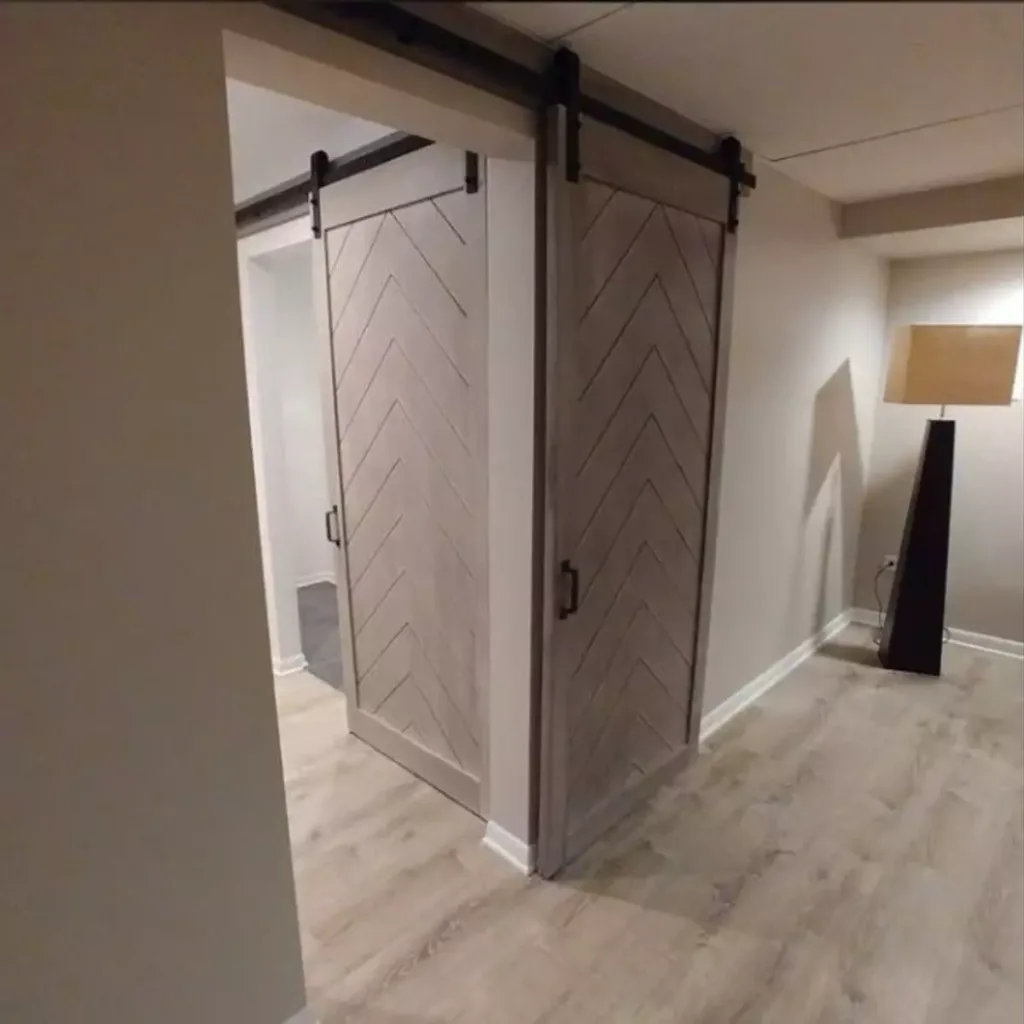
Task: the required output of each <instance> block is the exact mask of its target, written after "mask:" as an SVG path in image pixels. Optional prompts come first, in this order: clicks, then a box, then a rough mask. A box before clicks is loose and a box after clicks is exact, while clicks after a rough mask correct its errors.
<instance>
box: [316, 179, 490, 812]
mask: <svg viewBox="0 0 1024 1024" xmlns="http://www.w3.org/2000/svg"><path fill="white" fill-rule="evenodd" d="M371 174H372V172H371ZM367 177H370V175H367ZM342 184H345V185H348V186H350V187H352V188H358V187H360V186H361V184H362V183H361V182H360V180H359V179H358V178H356V179H353V180H351V181H349V182H343V183H342ZM410 185H411V187H412V188H415V179H413V180H412V181H411V183H410ZM484 242H485V220H484V201H483V191H482V190H481V191H479V192H477V193H475V194H468V193H467V192H465V191H464V190H462V189H460V190H458V191H452V192H448V193H444V194H440V195H434V196H429V197H426V198H419V197H416V201H412V202H409V203H407V204H405V205H401V206H398V207H395V208H393V209H388V210H385V211H382V212H380V213H377V214H375V215H373V216H369V217H365V218H363V219H361V220H357V221H355V222H353V223H350V224H342V225H338V226H335V227H333V228H330V229H329V230H328V231H327V232H326V243H325V244H326V261H327V268H328V282H329V309H330V319H331V327H332V330H331V342H332V357H333V370H334V388H335V405H336V415H337V437H338V448H339V462H340V473H341V485H342V503H343V516H342V518H343V539H344V545H345V555H346V559H345V561H346V563H347V573H348V585H349V590H348V596H349V602H348V603H349V617H350V619H351V633H350V645H351V646H350V649H351V664H352V666H353V667H354V675H355V678H354V679H353V680H350V681H349V683H350V685H349V689H348V693H349V698H350V720H351V723H352V728H353V731H354V732H355V733H356V734H357V735H360V736H362V737H363V738H364V739H366V740H368V741H369V742H370V743H372V744H373V745H375V746H378V747H379V748H380V749H382V750H383V751H384V752H385V753H387V754H388V755H389V756H391V757H393V758H395V759H396V760H398V761H400V762H401V763H403V764H405V765H406V767H408V768H410V769H411V770H412V771H414V772H416V773H417V774H419V775H421V776H423V777H424V778H426V779H427V781H429V782H431V783H433V784H434V785H436V786H437V787H438V788H440V789H442V790H444V791H446V792H448V793H449V794H450V795H452V796H454V797H455V798H456V799H459V800H460V801H462V802H463V803H466V804H468V805H469V806H471V807H472V808H473V809H476V805H477V803H478V800H479V779H480V772H481V764H482V755H481V732H482V729H481V721H480V717H481V716H480V707H479V703H478V690H479V682H480V681H479V678H478V667H477V660H478V643H479V642H480V641H481V637H482V635H483V630H482V623H483V621H484V620H483V618H482V614H481V607H482V603H483V602H484V601H485V599H486V591H485V589H484V586H483V584H484V580H483V575H482V564H481V562H482V551H483V546H482V543H481V528H482V524H483V523H485V518H484V517H485V516H486V504H485V495H486V489H485V484H486V481H485V476H484V473H485V471H484V470H483V468H482V467H483V466H484V465H485V463H484V461H483V460H484V457H485V455H486V450H485V441H486V438H485V437H484V428H483V424H484V423H485V420H484V418H483V414H482V403H483V401H484V399H485V395H486V390H485V389H486V377H485V347H484V345H485V338H484V335H483V329H484V321H483V317H482V315H481V314H482V312H483V303H484V302H485V278H484V267H485V263H486V252H485V248H484Z"/></svg>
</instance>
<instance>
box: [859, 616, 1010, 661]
mask: <svg viewBox="0 0 1024 1024" xmlns="http://www.w3.org/2000/svg"><path fill="white" fill-rule="evenodd" d="M850 621H851V622H856V623H857V624H858V625H861V626H871V627H872V628H873V629H877V628H878V612H873V611H871V610H870V609H869V608H851V609H850ZM949 642H950V643H951V644H956V645H957V646H958V647H970V648H972V649H973V650H976V651H986V652H988V653H989V654H1002V655H1004V656H1005V657H1007V658H1018V659H1019V660H1021V661H1024V643H1022V642H1021V641H1020V640H1008V639H1006V638H1005V637H1001V636H988V635H986V634H985V633H972V632H970V631H969V630H966V629H954V628H953V627H952V626H951V627H950V628H949Z"/></svg>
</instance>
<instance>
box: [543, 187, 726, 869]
mask: <svg viewBox="0 0 1024 1024" xmlns="http://www.w3.org/2000/svg"><path fill="white" fill-rule="evenodd" d="M573 193H574V194H573V204H574V205H573V210H572V222H573V234H574V237H573V240H572V246H573V248H574V256H573V262H572V271H571V273H572V280H573V293H574V294H573V300H574V302H575V308H574V311H573V314H572V316H571V317H570V319H571V321H572V323H573V325H574V327H575V330H574V331H570V332H569V334H570V337H569V338H567V339H566V340H565V341H563V342H562V345H563V349H564V351H560V354H559V359H560V364H561V365H560V388H561V391H560V394H561V405H560V409H559V414H560V420H559V439H558V475H559V558H560V559H562V558H568V559H570V560H571V562H572V563H573V565H574V566H575V567H576V569H577V571H578V573H579V595H580V600H579V609H578V612H577V613H576V614H575V615H572V616H571V617H569V618H567V619H566V620H565V621H564V622H563V623H560V625H559V628H558V634H557V641H556V642H557V647H558V651H557V656H556V657H557V662H556V664H557V669H556V672H557V679H558V681H557V685H558V686H560V687H562V688H563V693H562V698H563V704H562V707H563V712H562V714H563V718H564V729H565V733H566V736H565V743H566V747H567V749H566V750H565V752H564V756H563V764H564V783H563V785H564V790H565V805H566V806H565V829H566V833H567V835H568V837H569V838H568V842H567V846H568V847H569V855H570V856H571V855H572V847H573V842H572V836H573V835H574V834H576V833H580V832H581V830H582V831H585V830H586V829H587V827H588V825H589V824H590V823H591V822H592V820H593V819H594V817H595V816H599V815H600V813H601V812H602V811H603V810H604V809H606V808H607V807H608V806H610V805H611V804H612V802H614V801H616V800H619V801H620V802H621V800H622V798H623V795H624V794H628V792H629V791H630V790H631V788H632V787H633V786H634V785H635V784H636V783H638V782H640V781H641V780H643V779H644V778H646V777H648V776H650V775H651V773H653V772H656V771H657V770H658V769H659V768H660V767H661V766H663V765H666V764H667V763H668V762H670V761H672V760H673V759H674V758H676V757H677V756H678V755H679V754H680V753H681V752H683V751H685V749H686V746H687V727H688V718H689V713H690V701H691V696H692V689H693V664H694V654H695V646H696V633H697V610H698V595H699V588H700V566H701V552H702V548H703V544H704V509H705V503H706V498H707V489H708V466H709V457H708V452H709V445H710V442H711V408H712V403H711V395H712V389H713V379H714V367H715V359H716V343H717V342H716V338H717V322H716V318H717V307H718V283H719V273H720V249H721V231H722V228H721V227H720V226H719V225H717V224H715V223H712V222H710V221H705V220H702V219H700V218H698V217H696V216H693V215H692V214H690V213H687V212H684V211H682V210H678V209H674V208H672V207H670V206H666V205H663V204H660V203H657V202H652V201H651V200H648V199H644V198H642V197H640V196H638V195H633V194H631V193H630V192H628V191H624V190H621V189H616V188H612V187H610V186H608V185H605V184H602V183H599V182H596V181H593V180H589V179H584V180H583V182H582V183H581V184H580V185H578V186H576V187H575V188H574V190H573Z"/></svg>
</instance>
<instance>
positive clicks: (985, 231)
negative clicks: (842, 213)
mask: <svg viewBox="0 0 1024 1024" xmlns="http://www.w3.org/2000/svg"><path fill="white" fill-rule="evenodd" d="M857 242H858V244H860V245H864V246H867V248H869V249H872V250H873V251H874V252H877V253H880V254H881V255H882V256H888V257H889V258H890V259H904V260H909V259H916V258H918V257H920V256H940V255H943V254H946V253H961V252H999V251H1005V250H1008V249H1024V217H1010V218H1008V219H1006V220H989V221H980V222H978V223H974V224H955V225H952V226H950V227H942V228H927V229H926V230H924V231H900V232H898V233H896V234H891V235H874V236H872V237H870V238H860V239H857Z"/></svg>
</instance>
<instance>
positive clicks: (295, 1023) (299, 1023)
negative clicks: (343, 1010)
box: [284, 1006, 320, 1024]
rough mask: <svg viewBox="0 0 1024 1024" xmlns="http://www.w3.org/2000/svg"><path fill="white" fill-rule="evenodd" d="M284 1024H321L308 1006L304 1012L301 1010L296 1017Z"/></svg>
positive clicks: (290, 1018)
mask: <svg viewBox="0 0 1024 1024" xmlns="http://www.w3.org/2000/svg"><path fill="white" fill-rule="evenodd" d="M284 1024H320V1022H319V1020H318V1019H317V1017H316V1015H315V1014H314V1013H313V1011H312V1010H311V1009H310V1008H309V1007H308V1006H307V1007H305V1008H304V1009H302V1010H299V1012H298V1013H297V1014H295V1016H294V1017H289V1018H288V1019H287V1020H286V1021H285V1022H284Z"/></svg>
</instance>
